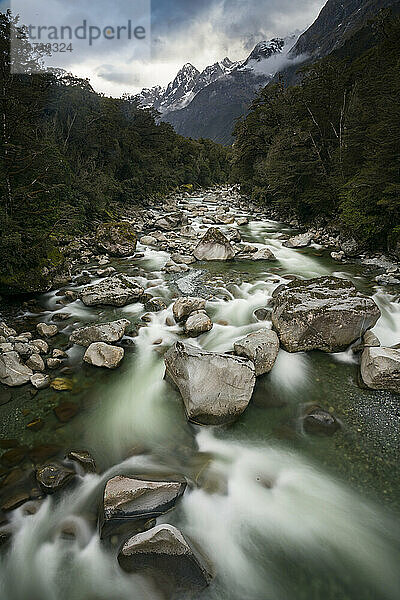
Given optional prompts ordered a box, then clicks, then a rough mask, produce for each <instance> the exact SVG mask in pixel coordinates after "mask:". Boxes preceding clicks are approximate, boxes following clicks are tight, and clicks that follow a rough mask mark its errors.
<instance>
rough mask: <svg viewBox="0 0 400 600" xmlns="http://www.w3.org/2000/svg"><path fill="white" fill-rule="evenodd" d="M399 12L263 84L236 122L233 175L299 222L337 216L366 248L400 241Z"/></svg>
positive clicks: (256, 196) (246, 189)
mask: <svg viewBox="0 0 400 600" xmlns="http://www.w3.org/2000/svg"><path fill="white" fill-rule="evenodd" d="M399 40H400V20H399V19H398V18H394V17H393V16H392V15H381V16H380V17H379V18H378V19H376V20H375V21H374V22H371V23H368V24H366V26H365V27H364V28H363V29H362V30H361V31H359V32H358V33H357V34H356V35H355V36H353V37H352V38H351V39H350V40H348V41H347V43H346V44H345V46H344V47H342V48H341V49H340V50H339V51H336V52H335V53H334V54H332V55H330V56H329V57H327V58H325V59H323V60H321V61H320V62H318V63H316V64H314V65H312V66H308V67H307V68H305V69H303V71H302V72H301V77H300V82H299V84H298V85H295V86H293V87H289V88H288V87H286V86H285V82H284V80H281V81H280V82H277V83H274V84H270V85H268V86H267V87H266V88H264V89H263V90H262V91H261V92H260V94H259V95H258V97H257V98H256V99H255V101H254V102H253V104H252V107H251V110H250V113H249V115H248V116H247V117H246V118H244V119H242V120H240V121H238V123H237V126H236V130H235V136H236V142H235V149H234V166H233V173H232V177H233V179H234V181H236V182H239V183H240V184H241V186H242V190H243V191H244V192H245V193H247V194H249V195H251V196H252V197H253V198H254V199H256V200H258V201H260V202H262V203H263V204H265V205H268V206H271V207H272V206H273V207H274V208H275V209H278V210H280V211H281V213H282V215H288V214H292V215H297V216H298V217H299V218H300V219H301V221H302V222H304V223H310V222H312V221H315V220H316V219H319V220H322V221H333V222H336V223H337V224H338V225H339V227H341V228H342V229H344V230H345V231H348V232H349V233H351V234H352V235H353V236H355V237H356V238H357V239H358V240H359V241H360V243H361V244H362V245H364V246H366V247H369V248H373V249H385V248H389V249H393V248H395V247H396V245H398V244H399V241H400V102H399V98H400V44H399Z"/></svg>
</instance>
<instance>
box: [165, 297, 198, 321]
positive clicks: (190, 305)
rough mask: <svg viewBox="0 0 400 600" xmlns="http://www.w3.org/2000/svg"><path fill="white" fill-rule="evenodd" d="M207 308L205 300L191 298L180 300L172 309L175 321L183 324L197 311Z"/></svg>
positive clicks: (176, 301)
mask: <svg viewBox="0 0 400 600" xmlns="http://www.w3.org/2000/svg"><path fill="white" fill-rule="evenodd" d="M205 307H206V301H205V300H203V298H194V297H191V296H187V297H182V298H178V300H175V302H174V305H173V307H172V312H173V314H174V318H175V321H176V322H177V323H181V322H182V321H185V320H186V319H187V318H188V317H189V315H190V314H191V313H192V312H194V311H196V310H203V309H204V308H205Z"/></svg>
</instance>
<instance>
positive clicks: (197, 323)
mask: <svg viewBox="0 0 400 600" xmlns="http://www.w3.org/2000/svg"><path fill="white" fill-rule="evenodd" d="M212 328H213V324H212V321H211V319H210V317H209V316H208V315H207V314H205V313H195V314H191V315H190V316H189V318H188V320H187V321H186V323H185V332H186V333H187V334H188V336H189V337H197V336H199V335H201V334H202V333H206V332H207V331H211V329H212Z"/></svg>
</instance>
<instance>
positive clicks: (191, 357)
mask: <svg viewBox="0 0 400 600" xmlns="http://www.w3.org/2000/svg"><path fill="white" fill-rule="evenodd" d="M164 362H165V366H166V377H167V379H170V380H171V381H172V382H173V383H174V384H175V385H176V386H177V388H178V389H179V391H180V393H181V396H182V399H183V402H184V405H185V410H186V414H187V416H188V419H189V420H190V421H193V422H195V423H199V424H200V425H219V424H223V423H229V422H231V421H233V420H234V419H236V418H237V417H238V416H239V415H241V414H242V412H243V411H244V410H245V409H246V408H247V406H248V404H249V402H250V400H251V397H252V394H253V390H254V385H255V381H256V377H255V368H254V365H253V363H252V362H251V361H249V360H247V359H245V358H240V357H238V356H232V355H229V354H217V353H214V352H206V351H205V350H201V349H200V348H197V347H195V346H192V345H189V344H184V343H182V342H176V344H175V345H174V346H173V347H172V348H170V349H169V350H168V352H167V353H166V354H165V356H164Z"/></svg>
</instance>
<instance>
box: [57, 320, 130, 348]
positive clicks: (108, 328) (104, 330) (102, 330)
mask: <svg viewBox="0 0 400 600" xmlns="http://www.w3.org/2000/svg"><path fill="white" fill-rule="evenodd" d="M129 325H130V321H128V320H127V319H120V320H119V321H112V322H110V323H101V324H99V325H89V326H88V327H82V328H81V329H77V330H76V331H74V332H73V333H72V335H71V336H70V338H69V341H70V342H71V343H72V344H77V345H78V346H84V347H86V348H87V347H88V346H90V344H93V343H94V342H107V343H110V344H111V343H113V342H119V341H120V340H121V339H122V338H123V337H124V335H125V331H126V328H127V327H129Z"/></svg>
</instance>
